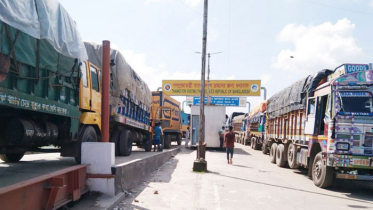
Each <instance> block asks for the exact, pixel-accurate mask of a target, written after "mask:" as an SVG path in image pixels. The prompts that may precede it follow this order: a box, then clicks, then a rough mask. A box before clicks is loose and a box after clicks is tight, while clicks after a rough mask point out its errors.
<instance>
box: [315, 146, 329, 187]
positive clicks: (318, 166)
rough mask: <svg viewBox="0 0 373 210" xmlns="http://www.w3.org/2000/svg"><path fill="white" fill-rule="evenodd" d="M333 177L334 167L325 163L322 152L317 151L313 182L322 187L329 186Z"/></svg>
mask: <svg viewBox="0 0 373 210" xmlns="http://www.w3.org/2000/svg"><path fill="white" fill-rule="evenodd" d="M333 178H334V171H333V168H332V167H329V166H326V165H324V161H323V159H322V152H319V153H317V155H316V156H315V159H314V161H313V165H312V179H313V183H314V184H315V185H316V186H318V187H320V188H327V187H330V185H331V184H332V182H333Z"/></svg>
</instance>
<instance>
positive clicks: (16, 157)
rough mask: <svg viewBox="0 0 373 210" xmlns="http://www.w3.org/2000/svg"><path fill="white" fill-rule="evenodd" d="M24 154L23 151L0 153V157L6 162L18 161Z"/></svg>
mask: <svg viewBox="0 0 373 210" xmlns="http://www.w3.org/2000/svg"><path fill="white" fill-rule="evenodd" d="M24 155H25V153H24V152H21V153H13V154H2V155H0V159H1V160H2V161H4V162H7V163H15V162H18V161H20V160H21V159H22V157H23V156H24Z"/></svg>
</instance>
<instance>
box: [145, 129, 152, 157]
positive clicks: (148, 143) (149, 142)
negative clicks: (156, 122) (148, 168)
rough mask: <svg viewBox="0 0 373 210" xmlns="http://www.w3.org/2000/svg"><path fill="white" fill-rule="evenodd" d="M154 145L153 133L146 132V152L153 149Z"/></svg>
mask: <svg viewBox="0 0 373 210" xmlns="http://www.w3.org/2000/svg"><path fill="white" fill-rule="evenodd" d="M152 145H153V141H152V138H151V135H150V134H149V133H148V134H146V141H145V144H144V149H145V152H150V151H152Z"/></svg>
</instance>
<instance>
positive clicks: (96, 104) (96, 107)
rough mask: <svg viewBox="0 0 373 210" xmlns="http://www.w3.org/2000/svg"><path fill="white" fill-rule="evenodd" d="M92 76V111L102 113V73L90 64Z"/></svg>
mask: <svg viewBox="0 0 373 210" xmlns="http://www.w3.org/2000/svg"><path fill="white" fill-rule="evenodd" d="M89 65H90V74H91V87H92V89H91V110H92V111H95V112H97V113H101V84H100V81H101V71H100V69H99V68H97V67H96V66H94V65H93V64H91V63H89Z"/></svg>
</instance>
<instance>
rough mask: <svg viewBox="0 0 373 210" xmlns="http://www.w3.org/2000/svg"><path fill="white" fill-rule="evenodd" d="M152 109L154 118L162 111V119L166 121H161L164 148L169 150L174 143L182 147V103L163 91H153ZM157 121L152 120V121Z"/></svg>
mask: <svg viewBox="0 0 373 210" xmlns="http://www.w3.org/2000/svg"><path fill="white" fill-rule="evenodd" d="M162 107H164V108H162ZM151 108H152V116H156V114H153V113H155V112H156V110H159V109H162V111H161V118H164V119H165V120H161V121H160V123H161V127H162V130H163V135H164V148H165V149H169V148H170V147H171V142H172V141H176V142H177V145H181V140H182V139H181V134H182V133H181V124H180V102H179V101H177V100H176V99H174V98H172V97H171V96H169V95H167V94H165V93H163V92H162V91H153V92H152V106H151ZM153 110H154V111H153ZM155 120H156V119H154V118H152V121H155Z"/></svg>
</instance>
